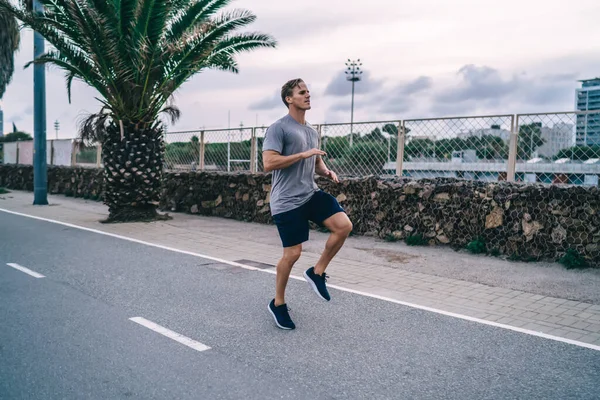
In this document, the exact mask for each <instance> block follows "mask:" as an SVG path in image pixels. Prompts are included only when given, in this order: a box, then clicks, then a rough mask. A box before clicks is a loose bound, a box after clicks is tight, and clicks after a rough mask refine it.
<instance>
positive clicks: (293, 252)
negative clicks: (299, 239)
mask: <svg viewBox="0 0 600 400" xmlns="http://www.w3.org/2000/svg"><path fill="white" fill-rule="evenodd" d="M301 255H302V245H301V244H299V245H296V246H292V247H286V248H284V249H283V258H284V259H285V260H286V261H287V262H290V263H295V262H296V261H298V259H299V258H300V256H301Z"/></svg>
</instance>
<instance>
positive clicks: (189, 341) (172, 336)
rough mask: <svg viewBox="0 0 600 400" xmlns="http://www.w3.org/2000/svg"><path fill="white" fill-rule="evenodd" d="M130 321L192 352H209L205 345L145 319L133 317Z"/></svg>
mask: <svg viewBox="0 0 600 400" xmlns="http://www.w3.org/2000/svg"><path fill="white" fill-rule="evenodd" d="M129 319H130V320H131V321H133V322H135V323H137V324H140V325H142V326H145V327H146V328H148V329H151V330H153V331H154V332H157V333H160V334H161V335H163V336H166V337H168V338H169V339H173V340H174V341H176V342H179V343H181V344H184V345H186V346H187V347H190V348H192V349H194V350H197V351H205V350H209V349H210V347H208V346H207V345H205V344H203V343H200V342H197V341H195V340H194V339H190V338H189V337H187V336H183V335H181V334H179V333H177V332H173V331H172V330H170V329H167V328H165V327H164V326H160V325H158V324H155V323H154V322H152V321H148V320H147V319H145V318H142V317H133V318H129Z"/></svg>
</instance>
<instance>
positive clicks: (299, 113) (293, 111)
mask: <svg viewBox="0 0 600 400" xmlns="http://www.w3.org/2000/svg"><path fill="white" fill-rule="evenodd" d="M289 114H290V116H291V117H292V118H294V119H295V120H296V122H298V123H299V124H301V125H305V124H306V119H305V118H304V116H305V115H306V110H299V109H297V108H295V107H290V112H289Z"/></svg>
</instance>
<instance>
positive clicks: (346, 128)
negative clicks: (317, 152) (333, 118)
mask: <svg viewBox="0 0 600 400" xmlns="http://www.w3.org/2000/svg"><path fill="white" fill-rule="evenodd" d="M318 128H319V131H320V136H321V140H320V142H321V150H323V151H324V152H326V153H327V155H326V156H325V157H323V160H324V161H325V164H326V165H327V167H328V168H330V169H332V170H334V171H336V173H337V174H338V175H340V176H367V175H379V176H381V175H394V174H395V173H396V156H397V149H398V131H399V128H400V123H399V122H398V121H383V122H358V123H354V124H323V125H320V126H319V127H318Z"/></svg>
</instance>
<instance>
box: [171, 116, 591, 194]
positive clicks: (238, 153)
mask: <svg viewBox="0 0 600 400" xmlns="http://www.w3.org/2000/svg"><path fill="white" fill-rule="evenodd" d="M313 127H314V128H315V130H316V131H317V132H318V134H319V146H320V148H321V149H322V150H323V151H325V152H326V153H327V156H326V157H324V160H325V163H326V164H327V166H328V167H329V168H331V169H334V170H335V171H336V172H337V173H338V175H340V176H355V177H356V176H367V175H378V176H392V175H398V176H406V177H413V178H424V177H427V178H434V177H456V178H464V179H475V180H482V181H502V180H507V181H523V182H541V183H554V184H584V185H598V176H599V175H600V162H599V159H600V110H597V111H570V112H554V113H540V114H516V115H513V114H500V115H483V116H482V115H475V116H463V117H449V118H424V119H405V120H398V121H368V122H355V123H353V124H349V123H335V124H318V125H313ZM266 130H267V127H264V126H263V127H253V128H243V129H239V128H238V129H230V130H227V129H226V130H204V131H194V132H176V133H169V134H167V135H166V136H167V154H166V157H165V159H166V161H167V168H168V169H173V170H179V169H188V170H198V169H200V170H217V171H251V172H260V171H262V170H263V168H262V151H261V148H262V142H263V140H264V136H265V133H266ZM192 137H195V138H197V139H191V138H192ZM192 141H194V142H192ZM196 149H198V150H196Z"/></svg>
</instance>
